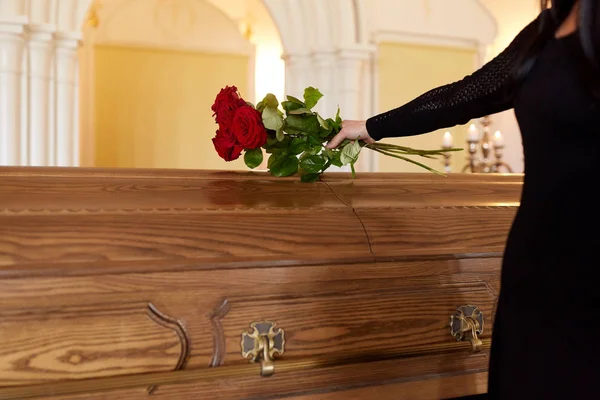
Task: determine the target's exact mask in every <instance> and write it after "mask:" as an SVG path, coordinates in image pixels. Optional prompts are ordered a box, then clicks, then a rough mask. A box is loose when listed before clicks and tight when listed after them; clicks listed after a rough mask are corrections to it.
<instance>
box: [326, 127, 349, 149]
mask: <svg viewBox="0 0 600 400" xmlns="http://www.w3.org/2000/svg"><path fill="white" fill-rule="evenodd" d="M344 139H346V133H345V132H344V131H343V130H341V131H340V133H338V134H337V135H335V136H334V138H333V139H331V141H330V142H329V143H327V148H328V149H335V148H336V147H338V146H339V145H340V143H342V142H343V141H344Z"/></svg>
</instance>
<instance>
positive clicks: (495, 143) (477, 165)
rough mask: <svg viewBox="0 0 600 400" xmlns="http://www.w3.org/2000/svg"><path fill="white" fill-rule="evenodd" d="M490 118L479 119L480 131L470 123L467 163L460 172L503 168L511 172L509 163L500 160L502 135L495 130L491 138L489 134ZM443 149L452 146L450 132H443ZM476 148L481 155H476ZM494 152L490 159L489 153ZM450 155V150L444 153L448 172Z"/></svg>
mask: <svg viewBox="0 0 600 400" xmlns="http://www.w3.org/2000/svg"><path fill="white" fill-rule="evenodd" d="M490 125H491V119H490V117H489V116H485V117H483V118H482V119H481V126H482V131H481V132H480V131H479V129H477V127H476V126H475V124H471V126H470V127H469V133H468V136H467V148H468V151H469V158H468V164H467V165H465V167H464V168H463V169H462V171H461V172H462V173H465V172H471V173H499V172H501V171H502V170H503V169H504V170H506V171H507V172H509V173H512V172H513V171H512V168H511V167H510V165H508V164H507V163H505V162H504V161H502V157H503V155H504V137H503V136H502V133H500V132H499V131H497V132H496V133H495V134H494V136H493V138H492V136H491V135H490ZM442 148H443V149H451V148H452V136H451V134H450V132H446V133H445V134H444V142H443V145H442ZM477 150H481V157H479V156H478V155H477ZM492 152H493V153H494V158H495V159H492V157H491V153H492ZM450 162H451V155H450V152H448V153H446V154H445V155H444V170H445V172H446V173H449V172H450V169H451V168H450Z"/></svg>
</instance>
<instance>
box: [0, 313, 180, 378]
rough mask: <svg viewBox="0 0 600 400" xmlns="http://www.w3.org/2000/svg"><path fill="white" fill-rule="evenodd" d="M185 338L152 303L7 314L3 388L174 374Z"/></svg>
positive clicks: (0, 363)
mask: <svg viewBox="0 0 600 400" xmlns="http://www.w3.org/2000/svg"><path fill="white" fill-rule="evenodd" d="M182 339H183V338H181V337H180V336H179V334H178V332H177V331H176V330H175V329H173V328H172V327H168V326H165V324H162V323H160V322H159V323H157V322H155V321H154V320H153V319H151V318H150V317H149V315H148V304H147V303H138V304H128V305H122V304H112V305H110V304H89V305H85V306H76V305H71V306H63V307H39V308H24V309H15V308H13V309H10V310H4V309H3V310H0V386H15V385H26V384H32V383H40V382H46V381H59V380H65V379H84V378H90V377H102V376H115V375H127V374H134V373H144V372H153V371H169V370H173V369H176V368H177V367H178V366H179V364H181V363H183V361H184V360H185V357H186V356H187V355H186V354H183V353H182Z"/></svg>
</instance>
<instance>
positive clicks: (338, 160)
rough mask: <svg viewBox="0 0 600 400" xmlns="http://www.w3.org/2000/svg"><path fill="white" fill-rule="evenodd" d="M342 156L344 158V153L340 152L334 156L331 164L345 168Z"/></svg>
mask: <svg viewBox="0 0 600 400" xmlns="http://www.w3.org/2000/svg"><path fill="white" fill-rule="evenodd" d="M341 156H342V152H341V151H338V152H336V153H335V154H334V156H333V158H332V159H331V164H333V165H335V166H336V167H340V168H341V167H343V166H344V164H342V160H341Z"/></svg>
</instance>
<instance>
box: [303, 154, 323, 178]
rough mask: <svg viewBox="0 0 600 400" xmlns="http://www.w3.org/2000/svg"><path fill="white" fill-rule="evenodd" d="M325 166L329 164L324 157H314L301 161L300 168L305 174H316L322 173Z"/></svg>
mask: <svg viewBox="0 0 600 400" xmlns="http://www.w3.org/2000/svg"><path fill="white" fill-rule="evenodd" d="M325 164H327V160H326V159H325V158H324V157H322V156H317V155H313V156H310V157H306V158H305V159H303V160H302V161H300V168H302V171H304V172H308V173H313V174H314V173H317V172H321V171H322V170H323V168H324V167H325Z"/></svg>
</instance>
